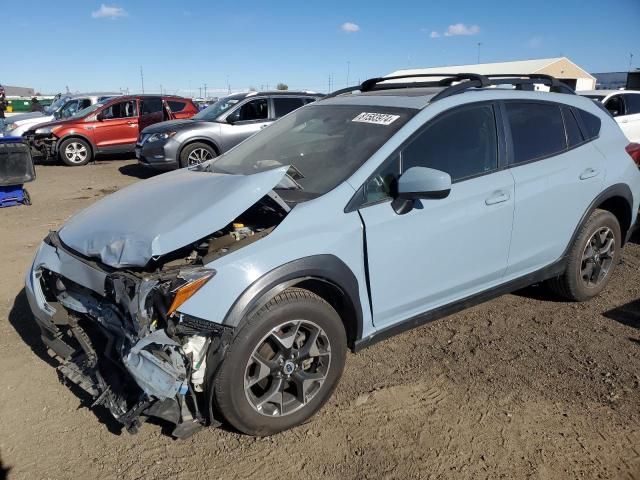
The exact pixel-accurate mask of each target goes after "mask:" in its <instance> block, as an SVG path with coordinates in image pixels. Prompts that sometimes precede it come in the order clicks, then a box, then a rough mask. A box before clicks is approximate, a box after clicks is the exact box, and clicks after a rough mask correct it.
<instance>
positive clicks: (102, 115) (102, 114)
mask: <svg viewBox="0 0 640 480" xmlns="http://www.w3.org/2000/svg"><path fill="white" fill-rule="evenodd" d="M96 120H97V121H99V122H101V121H103V120H104V113H102V112H100V113H98V114H97V115H96Z"/></svg>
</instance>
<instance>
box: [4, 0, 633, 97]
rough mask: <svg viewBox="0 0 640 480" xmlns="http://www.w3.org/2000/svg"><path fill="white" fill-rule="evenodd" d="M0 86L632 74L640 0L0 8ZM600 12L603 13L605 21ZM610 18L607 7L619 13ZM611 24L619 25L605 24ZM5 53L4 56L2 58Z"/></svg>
mask: <svg viewBox="0 0 640 480" xmlns="http://www.w3.org/2000/svg"><path fill="white" fill-rule="evenodd" d="M0 8H1V12H2V19H3V21H2V33H3V35H2V36H3V39H4V42H3V45H4V52H3V55H2V63H1V64H0V83H3V84H7V85H21V86H32V87H34V88H36V89H37V90H39V91H41V92H43V93H44V92H47V93H56V92H59V91H63V90H64V89H65V87H66V86H68V87H69V89H70V90H71V91H90V90H119V89H121V88H127V87H128V88H129V89H130V91H131V92H135V91H139V90H140V88H141V85H140V66H142V67H143V70H144V81H145V90H146V91H147V92H158V91H159V90H160V86H161V85H162V88H163V89H165V90H166V91H167V92H169V93H180V94H189V91H190V92H191V93H192V94H195V95H197V94H198V93H199V91H198V88H199V87H202V86H203V85H204V84H205V83H206V84H207V85H208V91H209V92H211V91H213V92H215V93H219V91H220V90H224V89H226V88H227V82H228V84H229V85H230V86H231V88H232V89H233V90H239V89H246V88H249V87H255V88H263V87H264V88H266V87H267V85H269V86H270V87H272V88H273V87H274V86H275V84H276V83H278V82H284V83H287V84H288V85H289V86H290V88H309V89H315V90H319V91H326V90H327V89H328V87H329V77H330V76H331V77H332V86H333V87H335V88H341V87H344V86H345V85H346V82H347V70H349V83H351V84H354V83H355V82H357V81H358V80H364V79H365V78H368V77H372V76H379V75H384V74H387V73H389V72H391V71H393V70H396V69H399V68H407V67H427V66H441V65H459V64H466V63H475V62H476V61H477V56H478V45H477V44H478V43H479V42H480V43H481V44H482V45H481V47H480V59H481V61H482V62H490V61H504V60H517V59H527V58H543V57H555V56H567V57H569V58H571V59H572V60H574V61H575V62H576V63H578V64H579V65H580V66H582V67H584V68H585V69H587V70H589V71H591V72H598V71H620V70H625V69H626V68H627V67H628V65H629V53H633V54H634V55H635V57H634V62H633V65H634V67H636V68H637V67H640V36H639V30H640V0H607V1H603V0H560V1H558V0H555V1H549V0H530V1H518V0H516V1H514V0H508V1H502V0H498V1H489V2H479V1H477V0H455V1H445V0H442V1H440V0H411V1H402V0H397V1H395V2H389V1H385V2H372V1H363V0H357V1H350V2H348V1H344V0H343V1H333V0H326V1H324V2H321V3H315V4H313V5H311V4H310V3H307V2H300V1H297V2H293V1H289V0H281V1H279V2H265V1H260V2H242V1H239V0H236V1H230V0H229V1H227V0H182V1H180V2H164V1H149V0H117V1H114V2H111V1H110V0H109V1H104V3H103V2H102V1H101V0H97V1H94V0H57V1H55V2H53V1H47V2H43V1H42V0H19V1H15V0H14V1H7V0H4V1H2V2H1V3H0ZM607 12H610V13H607ZM611 12H615V15H614V14H613V13H611ZM612 18H615V21H612ZM8 51H10V52H12V55H7V52H8Z"/></svg>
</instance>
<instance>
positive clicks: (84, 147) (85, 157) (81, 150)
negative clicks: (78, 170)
mask: <svg viewBox="0 0 640 480" xmlns="http://www.w3.org/2000/svg"><path fill="white" fill-rule="evenodd" d="M58 155H59V156H60V160H62V161H63V162H64V163H65V164H66V165H69V166H70V167H79V166H81V165H86V164H87V163H89V162H90V161H91V159H92V158H93V151H92V150H91V145H89V143H88V142H86V141H85V140H82V139H81V138H69V139H67V140H65V141H63V142H62V143H61V144H60V148H59V149H58Z"/></svg>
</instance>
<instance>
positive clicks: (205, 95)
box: [204, 83, 207, 99]
mask: <svg viewBox="0 0 640 480" xmlns="http://www.w3.org/2000/svg"><path fill="white" fill-rule="evenodd" d="M204 98H205V99H206V98H207V84H206V83H205V84H204Z"/></svg>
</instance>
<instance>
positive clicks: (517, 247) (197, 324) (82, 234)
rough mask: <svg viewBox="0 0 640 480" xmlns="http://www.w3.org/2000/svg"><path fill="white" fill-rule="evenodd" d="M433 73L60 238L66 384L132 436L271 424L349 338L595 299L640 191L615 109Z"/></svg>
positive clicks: (286, 418) (292, 408)
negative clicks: (540, 303) (489, 306)
mask: <svg viewBox="0 0 640 480" xmlns="http://www.w3.org/2000/svg"><path fill="white" fill-rule="evenodd" d="M391 80H398V79H397V78H396V79H391ZM400 80H401V79H400ZM417 80H419V81H416V82H414V83H410V84H405V85H403V84H395V83H391V82H390V79H389V78H386V79H372V80H369V81H366V82H364V83H363V84H362V85H361V86H359V87H357V89H356V88H355V87H354V88H353V89H350V90H353V92H350V91H344V92H342V93H341V92H336V93H335V94H334V95H332V96H331V97H330V98H327V99H324V100H320V101H318V102H315V103H314V104H311V105H309V106H306V107H304V108H301V109H299V110H296V111H294V112H292V113H291V114H289V115H287V116H286V117H284V118H283V119H281V120H279V121H277V122H275V123H274V124H273V125H272V126H271V127H269V128H268V129H265V130H264V131H263V132H260V133H258V134H257V135H255V136H253V137H252V138H250V139H248V140H247V141H245V142H243V143H242V144H240V145H238V146H237V147H236V148H234V149H232V150H230V151H229V152H227V153H226V154H224V155H222V156H220V157H218V158H217V159H215V160H213V161H209V162H205V163H202V164H201V165H198V166H195V167H192V168H185V169H180V170H177V171H174V172H170V173H166V174H163V175H160V176H157V177H154V178H151V179H149V180H146V181H143V182H140V183H138V184H135V185H132V186H128V187H126V188H123V189H122V190H120V191H118V192H116V193H114V194H112V195H110V196H109V197H107V198H105V199H103V200H101V201H99V202H97V203H95V204H94V205H92V206H91V207H89V208H87V209H86V210H84V211H82V212H80V213H78V214H77V215H75V216H74V217H72V218H71V219H70V220H69V221H68V222H67V223H66V224H65V225H64V226H63V227H62V228H61V229H60V230H59V231H58V232H52V233H51V234H49V235H48V236H47V238H46V239H45V240H44V242H43V243H42V244H41V245H40V247H39V249H38V252H37V254H36V256H35V259H34V261H33V266H32V268H31V269H30V270H29V272H28V274H27V278H26V291H27V297H28V300H29V304H30V306H31V309H32V311H33V313H34V315H35V319H36V321H37V323H38V324H39V326H40V328H41V330H42V339H43V340H44V342H45V343H46V345H47V346H48V347H49V348H50V349H51V350H52V351H53V352H55V354H56V356H57V357H58V360H59V361H60V366H59V371H60V372H61V374H62V375H63V376H64V378H66V379H67V381H69V382H72V383H75V384H77V385H78V386H80V387H81V388H82V389H84V390H85V391H86V392H88V393H89V394H90V395H91V396H92V397H93V399H92V404H93V405H103V406H105V407H106V408H108V409H109V410H110V411H111V413H112V414H113V415H114V417H115V418H116V419H117V420H118V421H120V422H121V423H122V424H123V425H124V426H125V427H126V428H127V429H128V430H129V431H135V430H136V429H137V427H138V425H139V422H140V421H141V419H142V418H146V417H149V416H155V417H160V418H162V419H165V420H167V421H169V422H172V423H173V424H175V429H174V430H173V435H175V436H176V437H185V436H187V435H189V434H190V433H192V432H193V431H195V430H196V429H198V428H200V427H201V426H203V425H205V424H210V425H219V424H220V423H221V422H225V421H226V422H227V424H230V425H231V426H233V427H235V428H236V429H238V430H240V431H242V432H245V433H247V434H251V435H269V434H273V433H275V432H279V431H282V430H284V429H287V428H290V427H293V426H295V425H298V424H300V423H302V422H304V421H306V420H307V419H309V418H310V417H311V416H312V415H313V414H314V413H315V412H316V411H318V409H320V408H321V407H322V405H323V404H324V403H325V402H326V401H327V399H328V398H329V397H330V395H331V393H332V392H333V390H334V388H335V387H336V384H337V383H338V380H339V378H340V376H341V374H342V370H343V366H344V363H345V356H346V351H347V348H350V349H352V350H353V351H357V350H360V349H361V348H363V347H365V346H368V345H371V344H372V343H373V342H375V341H377V340H380V339H383V338H386V337H388V336H390V335H393V334H396V333H398V332H401V331H403V330H406V329H408V328H412V327H415V326H417V325H420V324H423V323H425V322H428V321H431V320H434V319H436V318H438V317H442V316H443V315H447V314H450V313H452V312H455V311H458V310H461V309H462V308H465V307H468V306H470V305H473V304H476V303H478V302H481V301H484V300H487V299H490V298H492V297H495V296H496V295H499V294H503V293H506V292H510V291H513V290H515V289H519V288H522V287H524V286H526V285H529V284H532V283H538V282H543V281H546V282H548V284H549V285H550V286H551V287H552V289H554V290H555V291H556V292H558V293H559V294H561V295H562V296H563V297H565V298H567V299H570V300H576V301H583V300H588V299H590V298H592V297H593V296H595V295H597V294H598V293H600V292H601V291H602V290H603V288H604V287H605V286H606V285H607V283H608V282H609V280H610V279H611V276H612V275H613V272H614V269H615V267H616V264H617V263H618V261H619V260H620V255H621V249H622V247H623V245H624V244H625V240H626V239H627V238H628V235H629V234H630V232H631V231H632V226H633V225H634V224H635V221H636V212H637V210H638V203H639V201H640V172H639V171H638V167H637V165H636V164H635V163H634V162H633V160H632V159H631V158H630V156H629V155H628V154H627V153H626V152H625V146H626V145H627V141H626V139H625V137H624V135H623V134H622V132H621V131H620V128H619V127H618V125H617V124H616V123H615V121H614V120H613V119H612V118H611V117H610V115H609V114H608V113H607V112H606V111H604V110H603V109H601V108H600V107H599V106H598V105H596V104H595V103H594V102H592V101H591V100H589V99H586V98H583V97H580V96H577V95H575V94H574V93H573V91H570V90H569V89H568V87H564V86H563V85H562V84H561V83H559V82H558V81H557V80H556V79H554V78H550V77H543V76H535V77H533V78H506V79H505V78H494V77H487V76H479V75H473V74H457V75H449V76H443V78H440V79H438V80H436V81H430V80H429V79H427V81H424V79H417ZM533 81H535V82H537V83H545V84H547V85H549V86H550V87H551V90H552V92H551V93H546V92H539V91H527V88H528V87H529V86H530V84H531V82H533ZM514 85H515V86H516V87H518V88H513V86H514ZM401 87H402V88H401ZM490 87H495V88H490ZM521 87H525V88H521ZM358 90H359V93H357V91H358ZM132 207H135V208H132ZM425 334H428V332H427V331H425Z"/></svg>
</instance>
